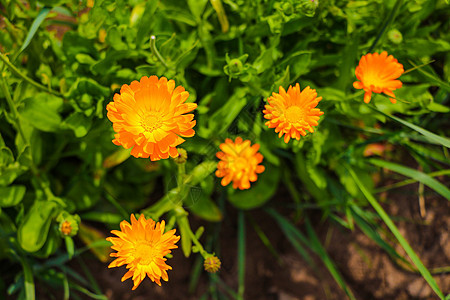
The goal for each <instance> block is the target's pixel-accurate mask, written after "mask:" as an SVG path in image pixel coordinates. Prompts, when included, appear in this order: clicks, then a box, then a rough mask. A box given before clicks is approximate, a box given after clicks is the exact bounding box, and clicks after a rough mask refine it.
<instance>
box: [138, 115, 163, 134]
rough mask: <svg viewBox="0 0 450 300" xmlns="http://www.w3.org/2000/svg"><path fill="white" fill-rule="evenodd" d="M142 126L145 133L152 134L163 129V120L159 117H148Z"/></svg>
mask: <svg viewBox="0 0 450 300" xmlns="http://www.w3.org/2000/svg"><path fill="white" fill-rule="evenodd" d="M141 124H142V127H144V129H145V131H149V132H152V131H153V130H155V129H158V128H159V127H161V118H160V117H159V116H158V115H148V116H146V117H145V118H144V119H143V121H142V122H141Z"/></svg>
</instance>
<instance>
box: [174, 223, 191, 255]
mask: <svg viewBox="0 0 450 300" xmlns="http://www.w3.org/2000/svg"><path fill="white" fill-rule="evenodd" d="M177 224H178V228H179V229H180V236H181V249H182V250H183V254H184V256H186V257H189V255H191V250H192V240H191V236H190V235H189V231H191V228H190V225H189V219H188V217H187V214H183V215H180V216H177Z"/></svg>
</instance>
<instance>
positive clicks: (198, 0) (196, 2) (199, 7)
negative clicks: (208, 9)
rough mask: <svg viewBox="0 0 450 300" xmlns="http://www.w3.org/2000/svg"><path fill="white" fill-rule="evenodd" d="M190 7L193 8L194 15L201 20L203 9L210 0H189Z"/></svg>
mask: <svg viewBox="0 0 450 300" xmlns="http://www.w3.org/2000/svg"><path fill="white" fill-rule="evenodd" d="M187 3H188V6H189V9H190V10H191V13H192V15H193V16H194V17H195V18H196V19H197V20H200V19H201V18H200V17H201V16H202V14H203V11H204V10H205V6H206V4H208V0H187Z"/></svg>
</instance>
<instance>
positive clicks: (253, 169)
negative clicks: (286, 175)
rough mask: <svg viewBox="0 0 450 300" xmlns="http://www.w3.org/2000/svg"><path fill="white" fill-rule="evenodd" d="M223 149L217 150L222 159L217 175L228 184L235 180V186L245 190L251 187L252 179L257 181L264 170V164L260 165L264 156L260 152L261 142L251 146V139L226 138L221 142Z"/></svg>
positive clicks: (218, 156) (223, 182)
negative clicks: (233, 139)
mask: <svg viewBox="0 0 450 300" xmlns="http://www.w3.org/2000/svg"><path fill="white" fill-rule="evenodd" d="M220 149H221V150H222V151H223V152H221V151H219V152H217V154H216V156H217V158H219V159H220V161H219V163H218V164H217V171H216V176H217V177H219V178H221V177H223V178H222V181H221V184H222V185H223V186H226V185H228V184H229V183H230V182H231V181H233V188H235V189H236V188H239V189H240V190H245V189H248V188H250V181H251V182H255V181H256V179H257V178H258V176H257V175H256V174H260V173H262V172H264V169H265V168H264V166H261V165H258V164H259V163H261V162H262V160H263V156H262V154H261V153H259V152H258V150H259V144H254V145H253V146H251V143H250V141H249V140H245V141H243V140H242V138H240V137H237V138H236V140H235V142H233V141H232V140H231V139H226V140H225V143H222V144H220Z"/></svg>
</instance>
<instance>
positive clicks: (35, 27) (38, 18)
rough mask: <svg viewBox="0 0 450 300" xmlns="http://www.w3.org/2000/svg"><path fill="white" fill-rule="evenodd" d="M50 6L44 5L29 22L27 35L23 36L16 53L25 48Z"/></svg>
mask: <svg viewBox="0 0 450 300" xmlns="http://www.w3.org/2000/svg"><path fill="white" fill-rule="evenodd" d="M50 10H51V8H50V7H44V8H43V9H42V10H41V11H40V12H39V14H38V16H37V17H36V19H34V21H33V24H31V27H30V30H29V31H28V34H27V37H26V38H25V41H24V42H23V44H22V47H20V50H19V52H18V53H21V52H22V51H23V50H25V48H27V47H28V45H29V44H30V42H31V40H32V39H33V37H34V35H35V33H36V31H37V30H38V28H39V26H41V24H42V22H43V21H44V20H45V17H47V15H48V13H49V12H50Z"/></svg>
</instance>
